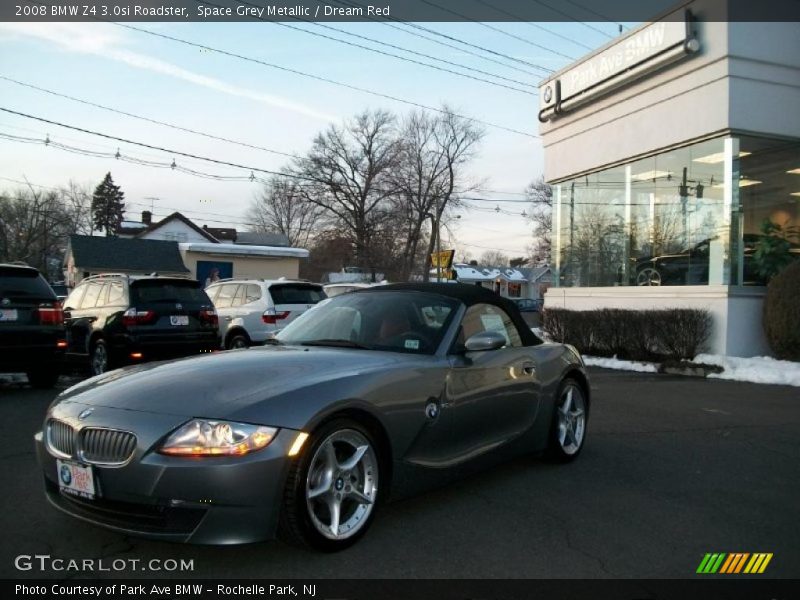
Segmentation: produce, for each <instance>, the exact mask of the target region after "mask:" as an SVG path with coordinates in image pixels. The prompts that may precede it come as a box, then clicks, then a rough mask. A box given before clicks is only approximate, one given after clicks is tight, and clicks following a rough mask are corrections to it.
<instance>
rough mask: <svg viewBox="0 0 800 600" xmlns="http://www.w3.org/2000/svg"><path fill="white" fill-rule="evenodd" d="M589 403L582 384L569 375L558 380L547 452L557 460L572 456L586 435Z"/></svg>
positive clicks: (574, 456)
mask: <svg viewBox="0 0 800 600" xmlns="http://www.w3.org/2000/svg"><path fill="white" fill-rule="evenodd" d="M587 417H588V404H587V402H586V394H585V393H584V391H583V388H582V387H581V385H580V384H579V383H578V382H577V381H575V380H574V379H572V378H567V379H565V380H564V381H562V382H561V386H560V387H559V388H558V394H557V395H556V405H555V408H554V410H553V423H552V425H551V427H550V439H549V442H548V446H547V455H548V457H549V458H550V459H552V460H554V461H557V462H569V461H571V460H575V458H576V457H577V456H578V454H580V452H581V450H582V449H583V443H584V441H585V439H586V423H587Z"/></svg>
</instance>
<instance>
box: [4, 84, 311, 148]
mask: <svg viewBox="0 0 800 600" xmlns="http://www.w3.org/2000/svg"><path fill="white" fill-rule="evenodd" d="M0 79H2V80H4V81H8V82H11V83H15V84H17V85H20V86H23V87H26V88H30V89H33V90H36V91H39V92H43V93H45V94H50V95H51V96H56V97H58V98H64V99H66V100H71V101H73V102H79V103H80V104H85V105H87V106H92V107H94V108H100V109H102V110H106V111H109V112H113V113H116V114H119V115H123V116H126V117H131V118H134V119H139V120H140V121H146V122H148V123H153V124H155V125H162V126H164V127H169V128H170V129H175V130H177V131H183V132H184V133H193V134H195V135H201V136H203V137H206V138H209V139H212V140H217V141H220V142H227V143H229V144H236V145H237V146H243V147H245V148H250V149H252V150H263V151H264V152H270V153H272V154H279V155H281V156H286V157H288V158H298V159H299V158H300V157H299V156H298V155H296V154H290V153H288V152H281V151H280V150H274V149H272V148H265V147H264V146H257V145H254V144H248V143H246V142H240V141H238V140H232V139H229V138H225V137H221V136H218V135H213V134H210V133H206V132H204V131H198V130H196V129H189V128H188V127H181V126H180V125H175V124H173V123H167V122H165V121H159V120H157V119H153V118H150V117H145V116H142V115H137V114H134V113H129V112H126V111H123V110H119V109H116V108H112V107H110V106H105V105H103V104H98V103H96V102H91V101H89V100H84V99H82V98H76V97H75V96H69V95H67V94H63V93H60V92H56V91H54V90H49V89H47V88H43V87H39V86H37V85H33V84H32V83H25V82H24V81H18V80H16V79H12V78H10V77H6V76H5V75H0Z"/></svg>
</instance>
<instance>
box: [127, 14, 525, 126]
mask: <svg viewBox="0 0 800 600" xmlns="http://www.w3.org/2000/svg"><path fill="white" fill-rule="evenodd" d="M112 24H113V25H117V26H118V27H124V28H125V29H130V30H132V31H138V32H139V33H144V34H147V35H151V36H154V37H158V38H162V39H165V40H170V41H172V42H176V43H179V44H184V45H187V46H191V47H194V48H200V49H202V50H207V51H209V52H216V53H217V54H222V55H223V56H228V57H231V58H237V59H239V60H244V61H246V62H251V63H254V64H258V65H261V66H265V67H269V68H272V69H278V70H280V71H284V72H287V73H292V74H294V75H300V76H302V77H307V78H309V79H315V80H317V81H322V82H325V83H330V84H332V85H337V86H339V87H344V88H347V89H350V90H355V91H357V92H362V93H365V94H370V95H372V96H377V97H379V98H385V99H387V100H393V101H395V102H400V103H402V104H407V105H409V106H414V107H416V108H421V109H423V110H429V111H433V112H436V113H439V114H453V115H455V116H457V117H459V118H461V119H464V120H466V121H470V122H472V123H479V124H481V125H486V126H487V127H491V128H493V129H499V130H502V131H507V132H509V133H515V134H517V135H524V136H525V137H529V138H534V139H539V138H541V136H539V135H536V134H533V133H528V132H526V131H521V130H519V129H514V128H513V127H506V126H505V125H498V124H496V123H491V122H489V121H483V120H481V119H477V118H475V117H468V116H465V115H459V114H456V113H449V112H448V111H446V110H443V109H441V108H435V107H433V106H427V105H425V104H421V103H419V102H414V101H412V100H406V99H404V98H399V97H397V96H393V95H391V94H384V93H383V92H377V91H375V90H371V89H368V88H363V87H359V86H356V85H351V84H349V83H344V82H342V81H337V80H335V79H330V78H328V77H322V76H320V75H313V74H311V73H305V72H303V71H298V70H297V69H292V68H290V67H284V66H281V65H276V64H273V63H269V62H266V61H263V60H261V59H258V58H252V57H250V56H245V55H242V54H237V53H235V52H230V51H228V50H222V49H220V48H214V47H212V46H208V45H206V44H200V43H198V42H191V41H189V40H184V39H181V38H178V37H175V36H172V35H167V34H165V33H159V32H155V31H149V30H147V29H142V28H140V27H135V26H133V25H128V24H126V23H112Z"/></svg>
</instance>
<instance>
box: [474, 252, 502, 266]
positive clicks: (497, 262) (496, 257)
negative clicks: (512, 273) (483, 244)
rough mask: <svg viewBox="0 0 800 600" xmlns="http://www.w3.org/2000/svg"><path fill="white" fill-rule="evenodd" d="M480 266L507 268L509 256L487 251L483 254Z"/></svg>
mask: <svg viewBox="0 0 800 600" xmlns="http://www.w3.org/2000/svg"><path fill="white" fill-rule="evenodd" d="M478 264H479V265H480V266H482V267H507V266H508V256H506V255H505V254H503V253H502V252H500V251H499V250H486V251H485V252H484V253H483V254H481V258H480V260H479V261H478Z"/></svg>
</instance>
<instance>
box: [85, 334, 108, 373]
mask: <svg viewBox="0 0 800 600" xmlns="http://www.w3.org/2000/svg"><path fill="white" fill-rule="evenodd" d="M89 370H90V371H91V374H92V375H102V374H103V373H105V372H106V371H110V370H111V366H110V359H109V354H108V346H107V345H106V343H105V341H103V340H97V341H96V342H95V343H94V344H92V351H91V352H90V353H89Z"/></svg>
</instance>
